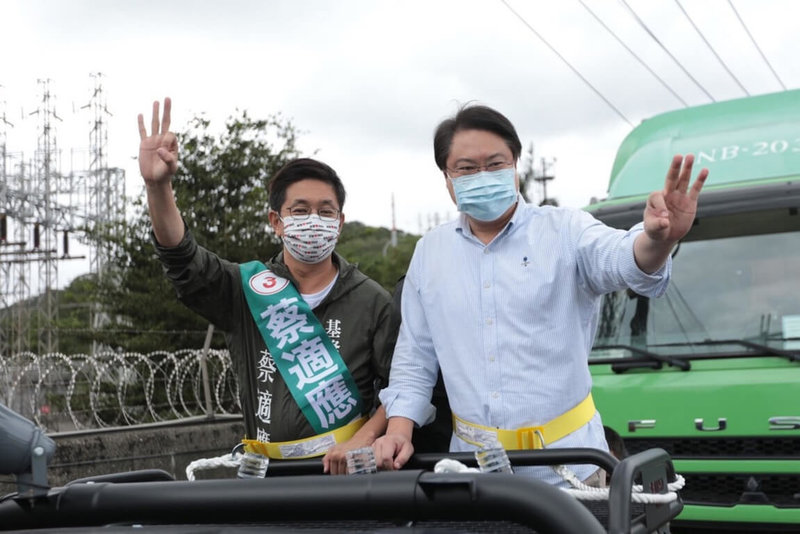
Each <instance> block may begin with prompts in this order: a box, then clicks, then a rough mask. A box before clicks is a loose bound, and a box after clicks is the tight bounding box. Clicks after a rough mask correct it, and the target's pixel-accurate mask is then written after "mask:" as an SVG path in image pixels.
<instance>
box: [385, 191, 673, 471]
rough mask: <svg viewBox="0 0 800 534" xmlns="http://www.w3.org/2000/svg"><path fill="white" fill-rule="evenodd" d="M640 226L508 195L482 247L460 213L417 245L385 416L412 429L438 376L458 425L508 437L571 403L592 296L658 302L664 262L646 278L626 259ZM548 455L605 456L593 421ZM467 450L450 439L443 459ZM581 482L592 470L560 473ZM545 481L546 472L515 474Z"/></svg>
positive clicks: (577, 389)
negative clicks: (512, 201) (510, 211)
mask: <svg viewBox="0 0 800 534" xmlns="http://www.w3.org/2000/svg"><path fill="white" fill-rule="evenodd" d="M640 232H642V224H641V223H640V224H638V225H636V226H635V227H634V228H632V229H631V230H630V231H627V232H626V231H623V230H616V229H612V228H610V227H608V226H606V225H604V224H603V223H601V222H599V221H598V220H596V219H595V218H594V217H592V216H591V215H590V214H589V213H587V212H585V211H583V210H578V209H568V208H556V207H552V206H543V207H537V206H534V205H531V204H526V203H525V201H524V200H523V199H522V197H520V198H519V202H518V205H517V209H516V211H515V213H514V215H513V217H512V219H511V221H509V223H508V225H507V226H506V227H505V228H504V229H503V230H502V231H501V232H500V233H499V234H498V235H497V236H496V237H495V238H494V240H492V242H491V243H489V244H488V245H484V244H483V243H481V242H480V240H478V239H477V238H476V237H475V236H474V235H473V234H472V232H471V231H470V229H469V225H468V224H467V221H466V218H465V217H464V215H461V216H460V218H459V220H457V221H454V222H451V223H447V224H444V225H442V226H439V227H437V228H435V229H433V230H431V231H430V232H428V233H427V234H426V235H425V236H424V237H423V238H422V239H420V240H419V242H418V243H417V247H416V250H415V251H414V255H413V257H412V259H411V264H410V265H409V268H408V273H407V275H406V281H405V284H404V286H403V295H402V324H401V326H400V334H399V338H398V340H397V345H396V347H395V352H394V358H393V360H392V368H391V374H390V380H389V386H388V387H387V388H386V389H384V390H382V391H381V394H380V398H381V402H382V403H383V405H384V406H385V407H386V413H387V415H388V416H389V417H392V416H402V417H407V418H409V419H412V420H414V421H415V422H416V424H417V425H423V424H425V423H426V422H428V421H430V420H432V418H433V410H434V408H433V406H432V405H431V403H430V398H431V391H432V388H433V386H434V384H435V383H436V378H437V371H438V369H439V367H441V369H442V375H443V377H444V381H445V386H446V388H447V394H448V397H449V400H450V406H451V408H452V410H453V412H454V413H455V414H457V415H458V416H460V417H461V418H463V419H466V420H467V421H471V422H474V423H478V424H482V425H485V426H490V427H499V428H505V429H514V428H519V427H525V426H532V425H540V424H543V423H546V422H548V421H550V420H552V419H553V418H555V417H558V416H559V415H561V414H562V413H564V412H566V411H567V410H569V409H570V408H572V407H573V406H575V405H577V404H578V403H579V402H580V401H582V400H583V399H584V398H585V397H586V395H587V394H588V393H589V391H590V390H591V387H592V380H591V376H590V374H589V368H588V364H587V358H588V354H589V351H590V350H591V346H592V342H593V339H594V335H595V330H596V328H597V320H598V311H599V306H600V298H601V296H602V295H603V294H604V293H608V292H610V291H616V290H619V289H622V288H625V287H630V288H631V289H633V290H634V291H636V292H637V293H639V294H641V295H647V296H651V297H655V296H660V295H661V294H663V293H664V291H665V290H666V286H667V284H668V281H669V273H670V269H671V262H670V261H667V264H666V265H665V266H664V267H662V268H661V269H660V270H659V271H657V272H656V273H654V274H652V275H648V274H646V273H644V272H642V271H641V270H640V269H639V268H638V267H637V265H636V263H635V260H634V257H633V242H634V239H635V237H636V236H637V235H638V234H639V233H640ZM547 446H549V447H593V448H598V449H601V450H605V451H607V450H608V446H607V445H606V441H605V437H604V433H603V425H602V421H601V418H600V415H599V414H595V416H594V418H593V419H592V421H591V422H590V423H588V424H587V425H585V426H583V427H582V428H581V429H579V430H577V431H575V432H573V433H572V434H570V435H568V436H566V437H564V438H562V439H561V440H559V441H557V442H554V443H548V444H547ZM474 449H475V447H474V446H473V445H470V444H469V443H466V442H464V441H462V440H461V439H459V438H458V437H456V436H455V435H454V436H453V438H452V440H451V444H450V450H451V451H470V450H474ZM572 469H573V470H574V471H575V473H576V474H577V475H578V476H579V477H580V478H581V479H585V478H586V477H588V476H589V475H591V474H592V473H593V472H594V471H595V470H596V469H597V467H596V466H572ZM516 471H517V472H521V471H522V472H527V473H530V474H532V475H533V476H537V477H539V478H542V479H544V480H548V481H549V482H551V483H558V481H559V480H560V479H559V478H558V477H557V476H556V475H555V474H554V473H553V472H552V470H551V469H549V468H523V469H517V470H516Z"/></svg>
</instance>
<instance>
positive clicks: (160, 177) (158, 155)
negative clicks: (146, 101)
mask: <svg viewBox="0 0 800 534" xmlns="http://www.w3.org/2000/svg"><path fill="white" fill-rule="evenodd" d="M158 109H159V104H158V101H155V102H153V118H152V120H151V123H150V135H149V136H148V135H147V130H146V129H145V127H144V117H143V116H142V114H141V113H140V114H139V138H140V139H141V142H140V143H139V172H141V174H142V178H144V181H145V183H146V184H147V185H158V184H161V183H163V182H165V181H169V180H171V179H172V176H174V175H175V173H176V172H177V171H178V139H177V138H176V137H175V134H173V133H172V132H170V131H169V125H170V111H171V109H172V101H171V100H170V99H169V97H167V98H165V99H164V116H163V117H162V119H161V120H160V121H159V118H158Z"/></svg>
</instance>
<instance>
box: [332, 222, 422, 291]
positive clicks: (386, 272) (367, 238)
mask: <svg viewBox="0 0 800 534" xmlns="http://www.w3.org/2000/svg"><path fill="white" fill-rule="evenodd" d="M418 239H419V236H417V235H414V234H406V233H405V232H398V233H397V246H396V247H392V246H390V240H391V231H390V230H389V229H387V228H375V227H372V226H366V225H364V224H362V223H360V222H347V223H345V225H344V228H343V229H342V234H341V236H340V237H339V243H338V244H337V247H336V251H337V252H338V253H339V254H341V255H342V256H344V257H345V258H346V259H347V261H349V262H351V263H355V264H357V265H358V268H359V270H361V272H363V273H364V274H366V275H367V276H369V277H370V278H372V279H373V280H375V281H376V282H378V283H379V284H381V285H382V286H383V287H384V288H386V289H387V290H388V291H389V292H390V293H392V292H394V288H395V285H396V284H397V281H398V280H399V279H400V277H401V276H402V275H404V274H405V273H406V270H407V269H408V263H409V262H410V261H411V255H412V254H413V253H414V246H415V245H416V243H417V240H418Z"/></svg>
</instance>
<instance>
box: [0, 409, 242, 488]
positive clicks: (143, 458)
mask: <svg viewBox="0 0 800 534" xmlns="http://www.w3.org/2000/svg"><path fill="white" fill-rule="evenodd" d="M49 436H50V437H51V438H52V439H53V440H54V441H55V443H56V452H55V455H54V456H53V458H52V460H51V461H50V465H49V468H48V480H49V483H50V486H52V487H57V486H62V485H64V484H66V483H67V482H69V481H71V480H75V479H78V478H84V477H88V476H93V475H103V474H110V473H118V472H123V471H132V470H139V469H163V470H164V471H166V472H168V473H170V474H171V475H172V476H173V477H175V478H176V479H178V480H186V466H187V465H189V463H190V462H192V461H194V460H197V459H200V458H215V457H217V456H221V455H223V454H226V453H230V452H231V449H233V447H234V446H235V445H236V444H237V443H239V442H240V441H241V439H242V437H243V436H244V424H243V423H242V419H241V417H240V416H224V417H223V416H217V417H215V418H214V419H207V418H205V417H197V418H191V419H184V420H180V421H173V422H169V423H157V424H151V425H139V426H132V427H116V428H112V429H102V430H84V431H78V432H68V433H56V434H49ZM235 476H236V472H235V470H234V469H233V468H216V469H213V470H205V471H198V472H197V473H196V477H197V478H198V479H200V478H225V477H235ZM12 480H13V477H6V476H4V477H3V478H2V481H0V496H1V495H5V494H7V493H11V492H13V491H16V486H15V485H14V484H10V483H8V482H11V481H12Z"/></svg>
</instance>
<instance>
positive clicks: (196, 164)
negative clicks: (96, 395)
mask: <svg viewBox="0 0 800 534" xmlns="http://www.w3.org/2000/svg"><path fill="white" fill-rule="evenodd" d="M296 136H297V132H296V130H295V128H294V126H293V125H292V124H291V122H289V121H287V120H284V119H283V118H281V117H280V116H279V115H278V116H273V117H270V118H268V119H266V120H254V119H251V118H250V117H249V116H248V115H247V113H246V112H241V113H239V114H238V116H236V117H233V118H230V119H228V121H227V122H226V124H225V127H224V128H223V130H222V133H220V134H214V133H213V132H212V129H211V123H210V122H209V121H208V120H207V119H205V118H202V117H197V118H195V119H193V120H192V121H191V122H190V124H189V127H188V128H187V131H186V132H184V133H183V134H181V135H179V136H178V138H179V140H180V143H181V146H180V158H179V168H178V173H177V175H176V177H175V178H174V180H173V189H174V190H175V198H176V201H177V203H178V208H179V209H180V211H181V213H182V214H183V216H184V219H185V220H186V223H187V226H188V227H189V228H190V229H191V231H192V233H193V234H194V235H195V237H196V238H197V241H198V242H199V243H200V244H201V245H202V246H204V247H206V248H207V249H209V250H212V251H214V252H216V253H217V254H219V255H220V256H221V257H223V258H226V259H228V260H230V261H234V262H244V261H250V260H253V259H257V258H259V259H262V260H266V259H268V258H270V257H272V256H273V255H274V254H275V253H277V252H278V251H279V250H280V243H279V241H278V240H277V239H276V237H275V236H274V234H272V232H271V231H270V230H268V222H267V221H268V217H267V214H268V210H269V206H268V194H267V189H266V184H267V181H268V179H269V177H270V176H271V175H273V174H274V173H275V172H276V171H277V170H278V169H279V168H280V167H282V166H283V165H284V164H285V163H286V162H288V161H289V160H290V159H293V158H296V157H299V156H300V154H299V153H298V150H297V148H296V146H295V141H296ZM132 205H133V208H134V212H135V215H134V217H133V219H132V220H131V221H128V222H127V223H126V224H125V226H124V228H122V229H121V230H118V231H116V232H113V231H110V230H109V229H105V230H102V231H98V232H96V235H93V236H91V238H92V239H93V240H94V242H95V243H98V244H102V246H105V247H107V250H109V251H110V252H109V254H110V257H111V262H110V266H109V268H108V269H107V270H106V271H104V272H103V273H102V276H101V277H100V278H99V280H98V279H96V278H95V277H94V276H87V277H84V278H81V279H78V280H76V281H74V282H73V284H72V285H71V286H70V287H69V288H67V290H66V292H65V298H64V300H62V302H69V303H71V305H72V308H71V311H70V312H69V313H68V314H66V315H64V314H62V316H61V319H62V320H61V323H60V326H61V328H62V329H63V330H62V332H65V333H66V332H70V333H71V335H69V336H65V335H63V334H62V335H61V337H60V342H61V343H62V347H63V348H62V351H63V352H67V353H89V352H91V347H92V343H93V342H99V343H100V344H101V345H104V346H105V348H108V347H110V348H112V349H118V350H124V351H131V352H141V353H149V352H152V351H156V350H164V351H175V350H180V349H185V348H192V347H197V348H199V347H201V346H202V345H203V341H204V339H205V335H206V329H207V326H208V324H207V323H206V321H205V320H204V319H202V318H201V317H200V316H198V315H197V314H195V313H194V312H192V311H191V310H189V309H188V308H186V307H185V306H184V305H183V304H181V303H180V302H179V301H178V300H177V297H176V294H175V290H174V289H173V287H172V286H171V284H170V283H169V282H168V281H167V279H166V277H165V276H164V274H163V270H162V267H161V264H160V263H159V261H158V259H157V257H156V254H155V250H154V248H153V243H152V241H151V237H150V228H151V226H150V218H149V213H148V210H147V203H146V198H145V197H144V195H142V196H141V197H139V198H137V199H134V200H133V201H132ZM390 239H391V234H390V231H389V230H388V229H386V228H373V227H368V226H365V225H363V224H361V223H358V222H348V223H346V224H345V227H344V230H343V232H342V235H341V238H340V240H339V245H338V247H337V251H338V252H339V253H340V254H342V255H343V256H344V257H345V258H347V260H348V261H350V262H352V263H356V264H358V265H359V268H360V269H361V271H362V272H364V273H365V274H367V276H370V277H371V278H373V279H374V280H376V281H377V282H378V283H380V284H381V285H382V286H383V287H385V288H386V289H387V290H388V291H389V292H393V291H394V288H395V284H396V283H397V280H398V279H399V278H400V276H402V275H403V274H404V273H405V271H406V269H407V268H408V263H409V261H410V259H411V255H412V253H413V251H414V245H415V243H416V241H417V239H418V236H415V235H411V234H405V233H403V232H398V239H397V247H391V246H389V245H388V243H389V241H390ZM98 294H99V301H100V304H99V306H98V307H94V308H93V306H94V305H93V304H90V303H92V302H94V299H95V296H96V295H98ZM99 309H102V310H103V315H102V318H104V319H105V324H104V326H103V327H102V328H101V329H100V330H99V331H95V332H91V331H89V326H90V325H91V324H92V320H91V317H90V313H96V312H97V311H98V310H99ZM90 334H91V335H90ZM224 346H225V343H224V339H223V336H222V333H221V332H219V331H217V332H216V335H215V336H214V339H213V341H212V347H213V348H223V347H224Z"/></svg>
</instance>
